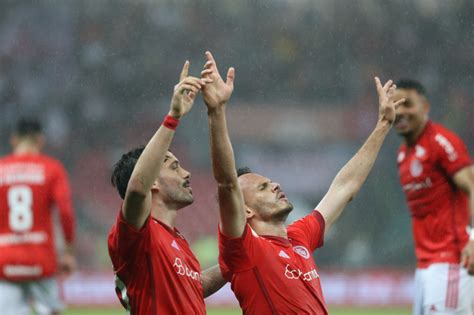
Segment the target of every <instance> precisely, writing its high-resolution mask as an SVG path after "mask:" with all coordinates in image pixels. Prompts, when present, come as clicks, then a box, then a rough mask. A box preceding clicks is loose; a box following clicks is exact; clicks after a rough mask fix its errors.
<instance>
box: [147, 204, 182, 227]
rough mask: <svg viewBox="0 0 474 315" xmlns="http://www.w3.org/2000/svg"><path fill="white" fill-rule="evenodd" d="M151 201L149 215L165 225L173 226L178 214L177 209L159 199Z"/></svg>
mask: <svg viewBox="0 0 474 315" xmlns="http://www.w3.org/2000/svg"><path fill="white" fill-rule="evenodd" d="M151 203H152V205H151V216H152V217H153V218H155V219H157V220H159V221H161V222H163V223H164V224H166V225H167V226H169V227H171V228H174V227H175V224H176V216H177V214H178V209H173V208H170V207H169V206H167V205H166V204H165V203H163V202H161V201H160V200H153V199H152V202H151Z"/></svg>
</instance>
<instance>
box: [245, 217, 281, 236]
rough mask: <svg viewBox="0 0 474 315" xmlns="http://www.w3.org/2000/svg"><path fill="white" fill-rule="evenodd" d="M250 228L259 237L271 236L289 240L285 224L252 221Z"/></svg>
mask: <svg viewBox="0 0 474 315" xmlns="http://www.w3.org/2000/svg"><path fill="white" fill-rule="evenodd" d="M250 226H251V227H252V229H253V230H254V231H255V232H256V233H257V234H258V235H270V236H278V237H283V238H288V234H287V231H286V223H285V222H281V221H278V222H263V221H257V220H252V221H251V222H250Z"/></svg>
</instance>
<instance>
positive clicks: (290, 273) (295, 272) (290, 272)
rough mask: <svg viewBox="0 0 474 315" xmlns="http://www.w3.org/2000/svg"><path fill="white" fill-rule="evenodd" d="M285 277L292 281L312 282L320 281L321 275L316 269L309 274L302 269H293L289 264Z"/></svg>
mask: <svg viewBox="0 0 474 315" xmlns="http://www.w3.org/2000/svg"><path fill="white" fill-rule="evenodd" d="M285 277H287V278H288V279H290V280H297V279H303V280H304V281H312V280H316V279H318V278H319V274H318V272H317V271H316V269H314V268H312V269H311V270H310V271H308V272H303V271H301V269H299V268H296V269H293V268H291V266H290V265H289V264H287V265H286V267H285Z"/></svg>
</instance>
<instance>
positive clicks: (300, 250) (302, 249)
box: [293, 245, 310, 259]
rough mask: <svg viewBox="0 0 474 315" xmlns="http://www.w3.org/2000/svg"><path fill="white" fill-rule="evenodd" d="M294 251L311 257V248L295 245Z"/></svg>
mask: <svg viewBox="0 0 474 315" xmlns="http://www.w3.org/2000/svg"><path fill="white" fill-rule="evenodd" d="M293 251H294V252H295V253H297V254H298V255H300V256H301V257H303V258H304V259H309V256H310V255H309V250H307V249H306V247H304V246H299V245H298V246H295V247H293Z"/></svg>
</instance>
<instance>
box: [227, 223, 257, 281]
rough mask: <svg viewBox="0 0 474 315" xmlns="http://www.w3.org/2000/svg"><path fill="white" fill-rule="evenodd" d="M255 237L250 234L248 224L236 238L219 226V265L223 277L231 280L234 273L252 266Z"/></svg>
mask: <svg viewBox="0 0 474 315" xmlns="http://www.w3.org/2000/svg"><path fill="white" fill-rule="evenodd" d="M257 237H258V236H254V235H252V230H251V228H250V226H249V225H248V224H246V225H245V230H244V233H243V234H242V236H241V237H237V238H230V237H227V236H226V235H224V234H223V233H222V232H221V230H220V228H219V266H220V268H221V272H222V275H223V277H224V279H226V280H227V281H231V279H232V275H233V274H234V273H238V272H241V271H245V270H248V269H251V268H253V267H254V262H253V259H252V251H253V249H254V248H255V245H254V242H255V241H256V240H255V239H256V238H257Z"/></svg>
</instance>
